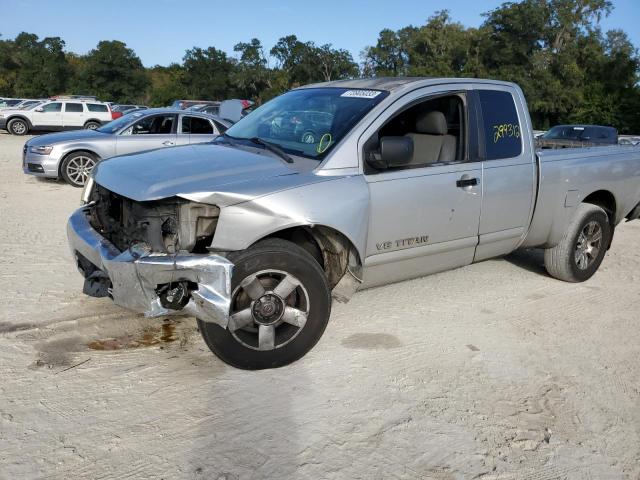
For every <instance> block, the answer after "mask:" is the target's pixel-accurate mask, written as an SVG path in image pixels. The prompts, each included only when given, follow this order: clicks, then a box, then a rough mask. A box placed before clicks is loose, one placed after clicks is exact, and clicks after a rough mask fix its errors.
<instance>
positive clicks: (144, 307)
mask: <svg viewBox="0 0 640 480" xmlns="http://www.w3.org/2000/svg"><path fill="white" fill-rule="evenodd" d="M86 212H87V209H86V207H83V208H80V209H78V210H76V211H75V212H74V213H73V214H72V215H71V217H70V218H69V221H68V223H67V236H68V238H69V245H70V247H71V253H72V254H73V255H74V258H76V261H78V263H80V260H79V258H80V257H79V255H81V256H82V257H84V259H86V260H87V261H89V262H90V263H91V264H92V265H93V266H94V267H95V268H96V269H97V270H98V271H99V272H98V273H99V274H100V275H102V274H104V275H106V276H108V279H109V280H110V283H111V289H110V291H109V293H110V296H111V298H112V299H113V301H114V302H115V303H116V304H117V305H120V306H122V307H124V308H127V309H129V310H133V311H135V312H139V313H143V314H144V315H145V316H149V317H157V316H162V315H172V314H178V315H192V316H195V317H197V318H199V319H200V320H203V321H205V322H211V323H216V324H218V325H220V326H221V327H223V328H226V327H227V323H228V320H229V305H230V302H231V273H232V269H233V264H232V263H231V262H230V261H229V260H227V259H226V258H224V257H222V256H220V255H198V254H175V255H170V254H158V253H150V252H148V251H145V250H144V249H143V248H142V247H141V246H133V247H131V248H130V249H129V250H127V251H124V252H120V251H119V250H118V249H117V248H116V247H115V246H114V245H113V244H111V242H109V241H108V240H107V239H105V238H104V237H103V236H102V235H100V234H99V233H98V232H97V231H96V230H94V229H93V227H92V226H91V225H90V223H89V220H88V218H87V213H86ZM78 254H79V255H78ZM80 271H81V272H82V273H83V274H85V275H86V272H84V271H83V270H82V269H81V268H80ZM85 281H87V280H85ZM180 281H188V282H192V283H195V284H197V289H196V290H192V291H191V296H190V298H189V301H188V303H187V305H186V306H185V307H184V308H182V309H181V310H170V309H167V308H165V307H163V306H162V305H161V303H160V299H159V297H158V295H157V294H156V290H157V288H158V286H160V285H165V284H169V283H175V282H180Z"/></svg>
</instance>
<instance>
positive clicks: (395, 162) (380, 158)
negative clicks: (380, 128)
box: [367, 137, 413, 170]
mask: <svg viewBox="0 0 640 480" xmlns="http://www.w3.org/2000/svg"><path fill="white" fill-rule="evenodd" d="M412 159H413V139H411V138H409V137H382V138H381V139H380V150H379V151H378V152H371V153H369V155H368V156H367V163H368V164H369V165H371V166H372V167H373V168H375V169H377V170H386V169H388V168H398V167H406V166H408V165H410V164H411V160H412Z"/></svg>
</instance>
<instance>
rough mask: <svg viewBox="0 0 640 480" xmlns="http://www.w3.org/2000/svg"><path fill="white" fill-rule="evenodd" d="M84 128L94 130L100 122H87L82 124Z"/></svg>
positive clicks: (98, 126)
mask: <svg viewBox="0 0 640 480" xmlns="http://www.w3.org/2000/svg"><path fill="white" fill-rule="evenodd" d="M84 128H85V130H96V129H97V128H100V124H99V123H98V122H87V123H85V125H84Z"/></svg>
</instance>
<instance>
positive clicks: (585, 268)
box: [544, 203, 611, 282]
mask: <svg viewBox="0 0 640 480" xmlns="http://www.w3.org/2000/svg"><path fill="white" fill-rule="evenodd" d="M610 241H611V225H610V224H609V217H608V216H607V214H606V212H605V211H604V210H603V209H602V208H600V207H598V206H596V205H591V204H589V203H583V204H581V205H579V206H578V208H577V209H576V213H575V216H574V218H573V220H572V221H571V223H570V224H569V226H568V228H567V232H566V233H565V235H564V237H563V239H562V240H561V241H560V243H558V245H556V246H555V247H553V248H549V249H547V250H545V252H544V265H545V267H546V269H547V272H549V274H550V275H551V276H553V277H555V278H558V279H560V280H564V281H565V282H584V281H585V280H588V279H589V278H591V277H592V276H593V274H594V273H596V271H597V270H598V267H600V264H601V263H602V260H603V259H604V256H605V254H606V253H607V248H608V247H609V243H610Z"/></svg>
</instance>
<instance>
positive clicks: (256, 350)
mask: <svg viewBox="0 0 640 480" xmlns="http://www.w3.org/2000/svg"><path fill="white" fill-rule="evenodd" d="M229 259H230V260H231V261H232V262H233V263H234V269H233V278H232V295H231V309H230V318H229V325H228V327H227V328H226V329H224V328H222V327H220V326H218V325H216V324H213V323H206V322H203V321H201V320H198V326H199V327H200V332H201V333H202V337H203V339H204V341H205V343H206V344H207V346H208V347H209V348H210V349H211V351H212V352H213V353H214V354H216V355H217V356H218V357H219V358H220V359H222V360H223V361H225V362H226V363H228V364H230V365H233V366H234V367H238V368H243V369H247V370H258V369H264V368H275V367H281V366H284V365H288V364H289V363H292V362H295V361H296V360H298V359H299V358H301V357H303V356H304V355H305V354H306V353H307V352H308V351H309V350H311V348H313V346H314V345H315V344H316V343H317V342H318V340H319V339H320V337H321V336H322V333H323V332H324V329H325V327H326V326H327V322H328V320H329V315H330V312H331V296H330V291H329V286H328V285H327V279H326V276H325V274H324V271H323V270H322V268H321V267H320V265H319V264H318V262H317V261H316V260H315V259H314V258H313V257H312V256H311V255H309V254H308V253H307V252H306V251H305V250H303V249H302V248H300V247H298V246H297V245H295V244H293V243H291V242H287V241H285V240H280V239H268V240H265V241H262V242H259V243H258V244H256V245H255V246H254V247H251V248H249V249H247V250H244V251H242V252H237V253H234V254H232V255H230V256H229Z"/></svg>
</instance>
